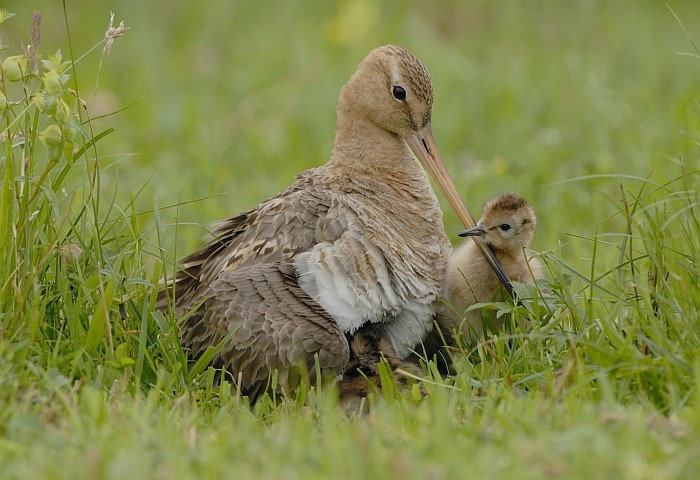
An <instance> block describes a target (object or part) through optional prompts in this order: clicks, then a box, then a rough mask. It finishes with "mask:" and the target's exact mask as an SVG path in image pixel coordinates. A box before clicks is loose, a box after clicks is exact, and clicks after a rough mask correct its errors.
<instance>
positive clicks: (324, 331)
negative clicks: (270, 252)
mask: <svg viewBox="0 0 700 480" xmlns="http://www.w3.org/2000/svg"><path fill="white" fill-rule="evenodd" d="M203 297H204V298H206V300H205V301H204V304H202V305H201V306H200V308H199V309H198V312H195V313H194V314H193V315H191V316H190V317H188V318H186V319H185V320H184V321H183V323H182V325H181V332H182V339H183V342H184V344H185V345H186V346H188V347H189V348H190V349H191V354H192V355H193V356H194V357H196V356H199V355H200V354H201V353H202V352H203V351H204V350H205V349H206V347H207V346H209V345H216V344H217V343H219V342H220V341H221V340H223V339H224V338H225V337H226V336H227V335H229V334H230V333H231V335H232V336H231V338H230V340H228V341H226V342H225V344H224V345H223V348H222V350H221V351H220V353H219V355H218V357H219V358H218V359H217V360H218V361H217V363H223V365H224V366H226V368H227V369H229V370H230V371H231V372H232V373H233V374H234V375H235V376H236V378H239V376H240V380H241V384H242V387H243V388H244V389H246V390H258V389H259V388H260V385H261V384H262V385H264V384H265V382H267V380H268V377H269V375H270V374H271V373H272V372H273V371H274V370H275V369H276V370H277V371H278V373H279V378H280V383H281V384H284V383H285V382H286V379H287V377H288V375H289V372H290V369H291V368H293V367H302V368H308V369H309V370H311V368H312V366H313V362H314V355H318V360H319V364H320V366H321V368H322V369H324V370H326V371H328V370H330V371H334V372H335V373H337V374H341V373H342V372H343V371H344V369H345V367H346V366H347V363H348V359H349V348H348V343H347V340H346V338H345V335H344V334H343V332H341V331H340V329H339V328H338V326H337V324H336V323H335V321H334V320H333V319H332V318H331V317H330V316H329V315H328V313H327V312H326V311H324V310H323V308H322V307H321V306H320V305H319V304H318V303H317V302H316V301H314V300H313V299H312V298H311V297H310V296H309V295H308V294H307V293H306V292H304V291H303V290H302V289H301V288H300V287H299V285H298V280H297V275H296V273H295V271H294V268H293V266H292V265H291V264H289V263H276V264H254V265H251V266H249V267H245V268H242V269H238V270H235V271H231V272H222V273H220V274H219V276H218V277H217V278H216V280H215V281H214V282H212V284H211V285H210V286H209V287H208V290H207V291H206V292H204V295H203Z"/></svg>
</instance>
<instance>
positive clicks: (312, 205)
mask: <svg viewBox="0 0 700 480" xmlns="http://www.w3.org/2000/svg"><path fill="white" fill-rule="evenodd" d="M432 104H433V88H432V84H431V81H430V77H429V75H428V71H427V70H426V68H425V66H424V65H423V64H422V63H421V62H420V61H419V60H418V59H417V58H416V57H415V56H413V55H412V54H411V53H409V52H408V51H407V50H405V49H404V48H401V47H398V46H392V45H387V46H383V47H379V48H376V49H375V50H373V51H371V52H370V53H369V54H368V55H367V57H366V58H365V59H364V60H363V61H362V62H361V63H360V65H359V67H358V69H357V71H356V72H355V74H354V75H353V76H352V77H351V78H350V80H349V81H348V82H347V83H346V84H345V86H344V87H343V88H342V90H341V92H340V96H339V98H338V104H337V112H336V135H335V142H334V144H333V150H332V153H331V158H330V160H329V161H328V162H327V163H326V164H325V165H323V166H320V167H317V168H312V169H310V170H307V171H305V172H303V173H301V174H299V175H298V176H297V178H296V181H295V182H294V183H293V184H292V185H291V186H290V187H289V188H287V189H286V190H284V191H282V192H280V193H278V194H277V195H275V196H274V197H272V198H270V199H269V200H266V201H264V202H262V203H261V204H260V205H258V206H257V207H255V208H253V209H252V210H249V211H247V212H243V213H241V214H239V215H236V216H234V217H231V218H229V219H227V220H224V221H222V222H221V223H220V224H219V225H218V226H217V228H216V230H215V232H214V237H215V238H214V239H213V240H212V241H210V242H209V244H208V245H206V246H205V247H203V248H202V249H200V250H198V251H197V252H195V253H193V254H191V255H189V256H188V257H186V258H185V259H183V260H182V261H181V269H180V271H178V272H177V274H176V276H175V278H174V279H173V281H172V282H170V285H169V286H168V287H166V289H165V290H163V291H162V292H161V295H160V299H159V302H158V307H159V308H161V309H164V308H166V307H167V304H168V303H169V302H168V300H169V299H170V303H173V302H172V301H173V300H174V310H175V315H176V316H177V317H178V318H180V319H181V323H180V334H181V338H182V341H183V344H184V345H185V346H186V347H187V348H188V349H189V351H190V355H191V356H192V357H194V358H196V357H198V356H199V355H201V354H202V353H203V352H204V351H205V349H206V348H207V347H209V346H213V345H217V344H219V343H220V342H222V340H224V339H226V340H225V341H224V343H223V347H222V349H221V350H220V351H219V352H218V354H217V355H216V357H215V359H214V363H215V364H216V365H218V366H220V367H224V368H226V370H228V371H229V372H230V373H231V374H232V376H233V379H234V381H238V382H240V385H239V387H240V388H241V389H242V391H243V392H244V393H246V394H248V395H249V396H250V397H251V398H254V397H256V396H257V395H258V394H259V393H260V392H261V391H262V390H264V389H265V388H266V385H267V384H268V380H269V378H270V375H271V374H272V373H273V372H274V371H275V370H277V372H278V384H279V385H280V386H281V388H282V390H284V389H286V388H287V387H290V386H292V385H291V383H292V379H293V378H296V373H295V372H296V368H297V367H301V369H302V370H306V371H308V372H309V373H310V374H313V373H314V369H313V364H314V356H317V358H318V363H319V365H320V368H321V370H322V371H324V372H329V373H332V374H335V375H342V374H343V373H345V371H346V369H347V368H348V367H351V366H354V365H351V362H350V347H349V343H348V342H349V339H351V338H352V335H353V334H354V333H355V332H357V331H358V330H359V329H361V328H362V327H365V326H368V325H371V326H372V335H371V337H368V338H379V339H381V340H383V341H385V342H386V345H389V346H390V347H391V350H392V352H391V356H392V357H395V358H396V359H398V360H402V359H404V358H406V357H407V356H408V354H409V353H410V350H411V349H412V348H413V347H414V346H415V345H417V344H419V343H420V342H421V340H422V339H423V337H424V335H425V334H426V333H427V332H428V331H429V330H430V329H431V328H432V322H433V314H434V312H435V308H436V307H435V303H436V302H435V301H436V299H437V297H438V295H439V294H440V292H441V285H442V280H443V276H444V269H445V265H446V262H447V259H448V257H449V254H450V252H451V247H450V244H449V242H448V239H447V237H446V236H445V233H444V228H443V224H442V213H441V211H440V206H439V204H438V201H437V199H436V197H435V194H434V193H433V191H432V189H431V187H430V183H429V181H428V176H427V175H426V173H425V171H424V170H423V168H421V163H422V164H423V166H424V167H425V168H426V170H428V171H429V172H430V173H431V175H433V177H434V179H435V181H436V183H437V184H438V186H439V187H440V188H441V189H442V190H443V192H444V193H445V196H446V198H447V199H448V200H449V201H450V203H451V204H452V205H453V208H455V209H456V210H457V211H458V214H459V215H460V216H461V217H462V218H463V219H464V218H465V217H469V218H471V216H470V215H469V213H468V212H467V211H466V207H464V205H463V203H461V198H460V197H459V195H458V194H457V190H456V189H455V187H454V184H453V183H452V181H451V180H450V178H449V175H448V174H447V172H446V170H445V167H444V165H443V163H442V159H441V157H440V153H439V151H438V148H437V146H436V144H435V141H434V139H433V135H432V131H431V124H430V120H431V112H432ZM407 144H408V145H410V146H411V147H412V148H413V151H414V152H415V154H416V155H417V156H418V158H419V159H420V162H419V160H418V159H416V157H414V156H413V155H412V154H411V150H410V149H409V148H408V146H407ZM465 223H467V224H468V222H467V221H465ZM373 342H374V344H375V345H374V346H373V348H381V345H379V343H377V342H376V341H373ZM369 357H371V358H374V357H372V356H371V355H370V356H369ZM363 358H364V357H363ZM368 367H371V366H368Z"/></svg>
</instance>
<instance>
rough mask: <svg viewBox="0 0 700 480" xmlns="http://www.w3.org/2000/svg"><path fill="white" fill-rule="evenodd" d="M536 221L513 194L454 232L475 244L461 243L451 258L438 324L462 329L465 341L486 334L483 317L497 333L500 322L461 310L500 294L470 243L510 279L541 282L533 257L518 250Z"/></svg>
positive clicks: (538, 265) (497, 200) (493, 202)
mask: <svg viewBox="0 0 700 480" xmlns="http://www.w3.org/2000/svg"><path fill="white" fill-rule="evenodd" d="M536 222H537V220H536V216H535V211H534V210H533V209H532V207H531V206H530V204H528V202H527V201H526V200H525V199H523V198H521V197H519V196H517V195H515V194H512V193H508V194H505V195H501V196H499V197H496V198H494V199H492V200H490V201H489V202H487V203H486V205H485V206H484V211H483V214H482V217H481V219H480V220H479V222H478V224H477V225H476V226H475V227H474V228H471V229H469V230H465V231H463V232H461V233H460V234H459V235H460V236H463V237H464V236H470V237H472V238H474V242H470V241H467V242H465V243H463V244H462V245H461V246H460V247H459V248H457V249H455V251H454V252H453V253H452V255H451V257H450V260H449V264H448V267H447V271H446V275H445V293H444V295H445V301H446V303H447V305H446V306H445V309H444V310H443V311H442V312H440V319H441V322H442V323H447V325H448V326H450V327H452V328H454V327H457V328H461V331H462V333H463V334H464V335H465V337H466V338H467V339H474V338H483V336H484V334H485V333H486V331H488V330H489V328H488V327H487V325H486V322H485V319H486V318H488V321H489V322H493V324H494V326H495V327H496V328H498V329H499V330H502V328H503V320H502V319H496V318H495V316H493V315H488V313H487V312H485V311H479V310H472V311H470V312H465V310H466V309H467V308H468V307H470V306H471V305H474V304H475V303H483V302H488V301H491V300H492V299H498V298H499V297H498V295H499V292H500V293H502V290H501V289H500V283H499V280H498V278H497V277H496V274H495V273H494V271H493V269H491V267H490V266H489V265H488V263H486V260H485V259H484V257H483V255H481V252H480V251H479V250H478V248H477V245H476V243H475V242H481V243H483V244H487V245H489V246H490V247H491V249H492V250H493V251H494V252H495V254H496V257H497V258H498V260H499V262H500V263H501V265H502V266H503V269H504V270H505V271H506V273H507V274H508V276H509V277H510V278H511V279H512V280H514V281H517V282H521V283H534V282H535V280H537V279H542V278H544V276H545V275H544V268H543V266H542V263H541V262H540V261H539V260H538V259H537V258H529V259H527V258H526V257H525V254H524V251H523V247H527V246H528V245H529V244H530V242H531V241H532V236H533V234H534V231H535V226H536Z"/></svg>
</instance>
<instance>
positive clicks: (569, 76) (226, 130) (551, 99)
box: [2, 0, 700, 265]
mask: <svg viewBox="0 0 700 480" xmlns="http://www.w3.org/2000/svg"><path fill="white" fill-rule="evenodd" d="M66 4H67V11H68V14H67V21H68V24H69V27H70V32H71V37H72V38H71V40H72V48H73V53H74V55H75V57H79V56H80V55H81V54H82V53H84V52H86V51H87V50H88V49H89V48H90V47H91V46H92V45H94V44H95V43H97V42H98V41H99V40H100V39H101V38H102V36H103V34H104V31H105V30H106V28H107V24H108V20H109V14H110V10H111V11H114V12H115V14H116V17H115V20H116V22H117V23H118V22H119V21H121V20H124V21H125V23H126V24H127V26H129V27H130V30H129V31H128V32H127V34H126V35H125V36H124V37H122V38H119V39H117V40H116V42H115V45H114V47H113V49H112V52H111V54H110V55H108V56H106V57H104V59H103V66H102V69H101V73H100V76H99V88H98V89H97V90H95V85H96V82H97V72H98V64H99V62H100V57H101V55H100V52H101V48H98V49H97V50H95V52H93V53H91V54H90V55H88V56H87V57H85V58H84V59H83V60H81V62H80V64H79V67H78V81H79V85H80V91H81V96H82V97H83V98H84V99H85V100H86V101H87V102H88V109H89V111H90V113H91V114H92V115H93V116H97V115H104V114H107V113H110V112H114V111H117V110H119V109H122V108H123V107H125V106H127V105H129V104H131V103H132V102H135V101H136V103H135V104H134V105H133V106H131V107H129V108H128V109H126V110H124V111H122V112H119V113H117V114H115V115H112V116H109V117H106V118H104V119H101V120H98V121H97V122H96V125H97V128H96V130H97V131H99V130H101V129H104V128H108V127H114V128H115V129H116V131H115V133H113V134H111V135H110V136H108V137H107V138H105V139H104V140H103V141H101V142H100V143H99V149H100V155H101V158H102V160H101V162H102V163H101V164H102V167H103V169H104V170H103V176H102V188H103V190H104V196H105V198H109V199H111V198H112V196H113V195H114V194H115V192H116V199H117V203H120V202H121V203H125V202H126V201H127V200H128V198H129V194H136V192H140V193H139V196H138V198H137V201H136V203H137V205H138V208H139V209H141V210H147V209H149V208H152V207H153V205H154V202H155V203H157V205H158V206H160V207H163V206H167V205H171V204H175V203H178V202H189V201H191V200H194V199H198V198H201V197H207V196H210V195H213V194H220V193H221V194H223V195H217V196H215V197H213V198H208V199H206V200H202V201H197V202H193V203H188V204H187V205H183V206H181V207H180V208H179V209H178V210H176V209H167V210H164V211H163V212H162V213H161V218H162V220H163V221H164V222H166V223H168V224H172V223H173V222H174V221H175V218H176V214H177V218H178V220H179V221H180V222H185V224H184V225H181V226H180V227H179V230H178V241H177V243H178V245H177V246H178V249H179V250H180V251H182V253H184V250H190V249H192V248H195V247H196V246H197V245H198V244H200V243H201V239H202V237H203V236H204V235H205V233H206V228H207V227H208V225H210V224H211V222H213V221H215V220H217V219H220V218H223V217H227V216H230V215H233V214H235V213H237V212H239V211H242V210H244V209H247V208H250V207H252V206H254V205H256V204H257V203H259V202H260V201H262V200H264V199H266V198H268V197H269V196H270V195H272V194H274V193H276V192H277V191H279V190H280V189H282V188H284V187H285V186H287V185H288V184H289V183H291V182H292V181H293V178H294V175H295V173H297V172H299V171H301V170H304V169H307V168H309V167H313V166H316V165H320V164H321V163H323V162H325V160H326V159H327V158H328V156H329V154H330V150H331V145H332V141H333V132H334V118H335V117H334V115H335V112H334V109H335V101H336V97H337V94H338V92H339V90H340V87H341V86H342V85H343V83H344V82H345V81H346V79H347V78H348V77H349V76H350V75H351V74H352V73H353V71H354V70H355V67H356V66H357V64H358V63H359V61H360V60H361V59H362V58H363V56H364V55H365V54H366V53H367V52H368V51H369V50H371V49H372V48H374V47H375V46H378V45H381V44H385V43H398V44H401V45H403V46H405V47H407V48H408V49H409V50H411V51H412V52H413V53H415V54H416V55H417V56H418V57H419V58H421V59H422V60H423V61H424V63H425V64H426V65H427V67H428V69H429V71H430V73H431V75H432V77H433V82H434V86H435V90H436V100H435V106H434V110H433V130H434V132H435V136H436V139H437V141H438V144H439V146H440V148H441V150H442V154H443V157H444V158H445V160H446V163H447V166H448V168H449V169H450V171H451V172H452V175H453V177H454V179H455V181H456V183H457V185H458V187H459V188H460V191H461V192H463V194H464V197H465V199H466V201H467V204H468V205H469V206H470V208H471V210H472V212H473V214H474V215H475V216H477V217H478V216H479V214H480V211H481V206H482V205H483V202H484V201H486V200H487V199H489V198H490V197H492V196H494V195H496V194H498V193H501V192H504V191H515V192H518V193H520V194H521V195H523V196H525V197H526V198H528V199H529V200H530V201H531V203H533V204H534V206H535V208H536V210H537V212H538V215H539V228H538V231H537V233H536V236H535V241H534V243H533V248H534V249H536V250H552V251H553V252H554V254H555V255H557V256H559V257H561V258H563V259H564V260H565V261H566V262H567V263H572V264H574V265H576V264H577V263H578V262H580V261H584V260H585V257H586V256H588V255H589V253H588V252H589V251H590V247H591V242H590V241H589V240H587V239H586V238H590V237H592V236H593V235H594V233H595V232H598V233H603V232H618V233H620V232H623V231H624V221H623V218H622V216H621V215H617V216H615V213H616V212H618V211H619V210H620V209H621V207H622V204H621V203H620V200H619V199H620V187H619V184H620V183H623V184H624V186H625V188H628V189H629V190H631V191H636V190H638V189H639V187H640V186H641V182H638V181H635V180H631V179H627V178H622V177H619V176H613V177H609V178H594V179H584V180H576V181H573V182H565V181H566V180H571V179H575V178H577V177H580V176H587V175H598V174H624V175H637V176H642V177H646V176H649V175H651V178H652V179H653V180H655V181H657V182H665V181H667V180H669V179H671V178H674V177H676V176H678V175H680V173H681V171H682V168H681V164H682V163H683V162H682V161H681V160H680V158H681V157H683V158H685V157H686V156H687V158H686V159H685V161H687V162H688V165H687V168H689V169H692V168H695V167H697V158H696V157H697V155H696V153H697V152H696V151H693V149H694V148H695V147H696V145H694V142H693V140H692V139H690V138H688V137H687V136H685V135H684V134H683V133H681V131H680V129H681V128H682V129H689V130H690V131H695V132H698V131H700V120H699V119H700V116H699V115H698V105H697V99H698V96H697V93H698V91H700V88H699V87H700V60H698V58H693V57H691V56H687V55H678V54H677V52H690V51H692V45H691V42H690V41H689V39H688V38H687V36H686V35H685V34H684V31H683V29H682V28H681V26H680V25H679V23H678V21H677V20H676V18H675V17H674V14H673V13H672V12H671V10H670V9H669V7H670V8H671V9H673V11H674V12H675V14H677V15H678V17H679V18H680V19H681V21H682V22H683V23H684V24H685V27H686V28H687V30H688V31H689V32H690V33H691V34H695V35H698V34H699V33H700V15H698V13H699V11H698V3H697V1H696V0H688V1H678V0H672V1H670V2H669V3H668V6H667V5H666V4H665V3H664V2H662V1H624V0H620V1H602V0H601V1H597V0H579V1H571V2H560V1H507V2H506V1H504V2H494V1H486V0H484V1H457V0H440V1H431V2H409V1H391V2H389V1H386V2H379V1H375V0H357V1H349V0H340V1H318V0H316V1H287V2H279V1H271V0H258V1H223V0H217V1H209V2H200V1H184V0H176V1H169V2H163V1H157V2H156V1H152V0H120V1H118V2H117V1H106V0H95V1H91V2H84V1H72V0H67V1H66ZM5 8H7V9H8V10H10V11H12V12H15V13H17V14H18V17H16V18H13V19H12V20H11V21H10V22H7V23H6V24H5V25H3V27H2V28H3V34H2V40H3V42H4V43H6V44H9V45H10V46H11V47H12V48H13V50H16V48H17V45H19V43H20V41H22V42H28V27H29V22H30V18H31V14H32V11H33V10H35V9H37V10H40V11H41V12H42V14H43V24H42V31H43V32H42V42H41V53H42V55H43V56H45V57H46V56H48V55H49V54H51V53H53V52H54V51H55V50H56V49H59V48H60V49H62V50H63V52H64V53H66V54H67V53H68V52H69V50H70V47H69V43H68V38H67V35H66V31H65V20H64V14H63V10H62V4H61V2H59V1H56V0H38V1H31V0H22V1H17V0H15V1H14V2H10V3H9V4H6V7H5ZM66 56H67V55H66ZM694 154H695V155H694ZM151 176H152V178H151ZM149 178H150V180H149ZM561 182H564V183H561ZM79 184H80V183H79V182H77V181H76V185H79ZM441 201H442V198H441ZM443 205H444V206H445V207H446V203H445V202H443ZM445 212H446V228H447V229H448V233H449V234H450V236H451V238H452V239H453V240H456V237H455V235H454V234H455V233H456V232H457V231H458V230H459V229H460V225H459V224H458V221H457V219H456V217H455V216H454V214H453V213H452V212H450V211H448V210H447V208H445ZM141 219H142V220H141V221H142V222H143V227H144V229H145V230H146V231H148V229H149V228H150V227H153V226H154V224H155V222H154V219H153V216H152V215H148V214H147V215H143V216H142V217H141ZM172 228H173V227H169V230H168V232H173V231H174V230H172ZM579 236H582V237H585V238H579ZM168 238H173V236H171V235H168ZM168 242H169V243H167V244H166V245H165V246H166V247H167V248H168V251H169V254H170V255H173V254H174V253H173V252H174V251H175V249H174V248H173V247H174V245H173V241H172V240H169V241H168ZM610 254H611V255H615V247H612V248H610ZM177 256H181V254H180V253H178V254H177ZM581 265H583V263H582V264H581Z"/></svg>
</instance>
